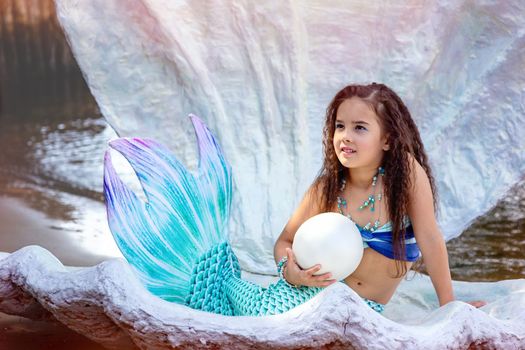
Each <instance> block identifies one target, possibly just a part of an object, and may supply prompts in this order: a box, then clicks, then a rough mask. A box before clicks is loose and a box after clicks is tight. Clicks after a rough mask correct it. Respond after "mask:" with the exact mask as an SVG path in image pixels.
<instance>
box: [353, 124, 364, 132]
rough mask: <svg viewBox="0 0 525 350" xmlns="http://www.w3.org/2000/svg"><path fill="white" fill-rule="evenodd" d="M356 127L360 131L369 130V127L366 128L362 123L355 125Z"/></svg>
mask: <svg viewBox="0 0 525 350" xmlns="http://www.w3.org/2000/svg"><path fill="white" fill-rule="evenodd" d="M355 129H356V130H358V131H366V130H367V129H366V128H365V127H364V126H362V125H356V126H355Z"/></svg>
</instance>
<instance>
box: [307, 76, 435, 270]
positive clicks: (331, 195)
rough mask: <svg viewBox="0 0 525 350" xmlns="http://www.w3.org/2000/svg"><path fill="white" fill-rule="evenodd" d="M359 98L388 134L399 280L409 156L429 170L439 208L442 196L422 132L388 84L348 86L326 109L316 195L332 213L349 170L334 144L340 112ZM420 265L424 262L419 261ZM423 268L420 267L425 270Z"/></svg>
mask: <svg viewBox="0 0 525 350" xmlns="http://www.w3.org/2000/svg"><path fill="white" fill-rule="evenodd" d="M354 96H356V97H359V98H361V99H362V100H363V101H364V102H365V103H367V104H369V105H370V106H371V107H372V108H373V110H374V111H375V113H376V115H377V116H378V117H379V123H380V125H381V129H382V133H383V134H384V135H388V141H387V143H388V145H389V146H390V149H389V150H388V151H385V153H384V156H383V161H382V167H383V168H384V169H385V176H384V177H383V179H384V196H385V198H386V207H387V211H388V213H389V214H390V220H391V221H392V234H393V242H394V258H395V260H396V273H397V274H396V276H395V277H401V276H403V275H405V274H406V272H407V270H406V265H405V264H404V263H402V262H401V261H402V260H404V259H405V258H406V250H405V229H404V228H403V217H404V216H405V215H407V211H408V202H409V188H410V186H411V185H412V184H411V179H410V176H409V172H410V168H411V167H410V163H409V154H410V155H412V156H413V157H414V158H415V159H416V160H417V161H418V162H419V164H421V166H422V167H423V169H424V170H425V172H426V174H427V176H428V178H429V180H430V186H431V188H432V194H433V198H434V208H436V202H437V192H436V187H435V181H434V178H433V176H432V172H431V169H430V166H429V165H428V157H427V155H426V153H425V150H424V147H423V143H422V141H421V137H420V135H419V131H418V129H417V127H416V124H415V123H414V121H413V120H412V117H411V115H410V112H409V111H408V108H407V107H406V106H405V104H404V103H403V101H402V100H401V98H399V96H398V95H397V94H396V93H395V92H394V91H392V89H390V88H389V87H387V86H386V85H384V84H378V83H375V82H374V83H372V84H369V85H357V84H355V85H348V86H346V87H344V88H343V89H341V90H340V91H339V92H338V93H337V94H336V95H335V97H334V98H333V99H332V101H331V102H330V104H329V105H328V108H327V109H326V120H325V125H324V129H323V153H324V160H323V166H322V168H321V170H320V171H319V174H318V175H317V177H316V179H315V180H314V182H313V184H312V188H313V190H314V193H316V194H317V198H318V200H319V203H320V210H321V211H323V212H326V211H331V210H332V209H333V208H334V206H335V203H336V201H337V196H338V195H339V193H340V188H341V184H342V181H343V178H344V176H346V174H347V172H345V170H346V168H345V167H344V166H343V165H342V164H341V163H340V162H339V159H338V158H337V155H336V152H335V149H334V145H333V139H334V132H335V120H336V115H337V109H338V108H339V106H340V105H341V103H342V102H343V101H344V100H346V99H349V98H351V97H354ZM419 263H420V262H419ZM419 265H420V264H417V263H416V265H415V266H418V267H419Z"/></svg>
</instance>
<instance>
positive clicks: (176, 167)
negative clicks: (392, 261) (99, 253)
mask: <svg viewBox="0 0 525 350" xmlns="http://www.w3.org/2000/svg"><path fill="white" fill-rule="evenodd" d="M190 118H191V121H192V123H193V126H194V129H195V133H196V136H197V142H198V148H199V156H200V157H199V166H198V171H197V173H196V174H192V173H191V172H189V171H188V170H187V169H186V168H185V167H184V165H183V164H181V163H180V162H179V161H178V160H177V159H176V158H175V156H174V155H173V154H172V153H171V152H170V151H169V150H168V149H167V148H166V147H164V146H162V145H161V144H159V143H157V142H155V141H153V140H151V139H140V138H119V139H116V140H113V141H111V142H110V143H109V144H110V146H111V148H113V149H115V150H116V151H118V152H120V153H121V154H122V155H123V156H124V157H125V158H126V159H127V160H128V162H129V163H130V165H131V166H132V167H133V169H134V170H135V173H136V174H137V177H138V179H139V181H140V183H141V185H142V187H143V189H144V192H145V194H146V198H147V202H146V203H145V202H144V201H142V200H141V199H139V198H138V197H137V195H136V194H135V193H134V192H133V191H132V190H130V189H129V188H128V187H127V186H126V185H125V184H124V183H123V182H122V180H121V179H120V178H119V176H118V175H117V173H116V171H115V169H114V167H113V165H112V162H111V156H110V153H109V151H107V152H106V154H105V159H104V195H105V198H106V209H107V216H108V224H109V227H110V230H111V232H112V234H113V237H114V239H115V241H116V244H117V246H118V247H119V249H120V251H121V252H122V254H123V255H124V257H125V258H126V260H127V261H128V262H129V263H130V265H132V266H133V267H134V270H135V271H136V272H137V274H138V276H139V278H140V280H141V281H142V283H143V284H144V285H145V286H146V288H147V289H148V290H149V291H150V292H151V293H153V294H154V295H156V296H158V297H160V298H162V299H165V300H167V301H171V302H176V303H180V304H184V305H187V306H189V307H191V308H194V309H198V310H202V311H208V312H213V313H217V314H222V315H235V316H240V315H243V316H264V315H273V314H279V313H283V312H286V311H288V310H290V309H292V308H294V307H296V306H298V305H300V304H303V303H304V302H306V301H308V300H309V299H311V298H312V297H314V296H315V295H317V294H318V293H319V292H320V291H321V290H322V288H318V287H306V286H301V287H298V288H295V287H292V286H290V285H288V284H287V283H285V282H284V281H283V280H279V281H278V282H277V283H274V284H271V285H270V286H268V288H263V287H261V286H259V285H257V284H254V283H251V282H248V281H245V280H242V279H241V278H240V277H241V269H240V265H239V262H238V259H237V257H236V256H235V254H234V253H233V251H232V249H231V247H230V245H229V243H228V240H227V239H228V236H227V232H226V229H227V223H228V219H229V215H230V206H231V198H232V176H231V167H230V165H229V164H228V163H227V161H226V159H225V158H224V155H223V154H222V151H221V149H220V146H219V145H218V143H217V141H216V140H215V138H214V137H213V135H212V134H211V132H210V131H209V130H208V128H207V127H206V126H205V125H204V123H203V122H202V121H201V120H200V119H199V118H198V117H196V116H193V115H191V116H190ZM372 238H373V237H372ZM410 238H413V237H407V239H410ZM367 241H368V242H367V245H370V246H371V247H372V248H373V244H375V242H374V241H373V239H372V240H367ZM407 243H408V242H407ZM377 244H382V245H384V242H383V243H381V242H377ZM387 245H388V244H387ZM390 245H391V244H390ZM416 247H417V246H416ZM418 251H419V250H418ZM365 302H367V304H368V305H370V306H371V307H372V308H373V309H375V310H376V311H382V307H381V304H377V303H376V304H377V305H374V302H372V301H367V300H366V299H365ZM378 305H379V306H378Z"/></svg>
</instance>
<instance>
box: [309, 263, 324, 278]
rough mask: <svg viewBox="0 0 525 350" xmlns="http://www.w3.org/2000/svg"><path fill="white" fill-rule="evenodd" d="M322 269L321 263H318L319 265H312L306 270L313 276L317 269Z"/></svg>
mask: <svg viewBox="0 0 525 350" xmlns="http://www.w3.org/2000/svg"><path fill="white" fill-rule="evenodd" d="M319 270H321V265H320V264H317V265H314V266H312V267H310V268H309V269H308V270H305V272H306V273H307V274H308V275H309V276H312V275H313V274H314V273H316V272H317V271H319Z"/></svg>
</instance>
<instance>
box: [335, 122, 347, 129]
mask: <svg viewBox="0 0 525 350" xmlns="http://www.w3.org/2000/svg"><path fill="white" fill-rule="evenodd" d="M344 127H345V126H344V125H343V124H340V123H336V124H335V128H336V129H342V128H344Z"/></svg>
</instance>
